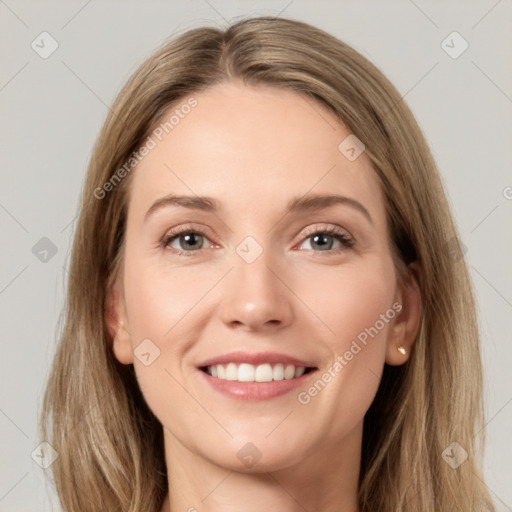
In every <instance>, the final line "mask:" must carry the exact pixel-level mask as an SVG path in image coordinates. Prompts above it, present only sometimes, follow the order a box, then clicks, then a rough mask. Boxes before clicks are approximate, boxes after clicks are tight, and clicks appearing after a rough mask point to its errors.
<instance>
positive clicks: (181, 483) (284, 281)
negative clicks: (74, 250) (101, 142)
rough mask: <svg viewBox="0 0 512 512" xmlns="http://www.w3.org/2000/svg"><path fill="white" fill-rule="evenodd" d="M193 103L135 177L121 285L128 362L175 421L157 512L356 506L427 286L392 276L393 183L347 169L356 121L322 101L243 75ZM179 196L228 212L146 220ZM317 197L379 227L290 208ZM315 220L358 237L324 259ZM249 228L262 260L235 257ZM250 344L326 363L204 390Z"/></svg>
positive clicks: (118, 294)
mask: <svg viewBox="0 0 512 512" xmlns="http://www.w3.org/2000/svg"><path fill="white" fill-rule="evenodd" d="M194 97H195V98H196V99H197V102H198V105H197V107H196V108H194V109H193V110H192V111H191V112H190V113H189V114H188V115H187V116H186V117H184V119H181V120H180V122H179V124H178V125H177V126H175V128H174V129H173V130H172V131H171V132H169V134H168V135H166V136H165V137H164V139H163V140H162V141H161V142H159V143H158V145H157V146H156V147H155V148H154V149H152V150H151V151H150V152H149V154H148V155H147V156H146V157H145V159H144V160H143V161H142V162H141V163H140V164H139V166H138V168H137V169H136V170H135V171H134V175H133V176H132V177H131V179H132V182H131V183H130V198H129V208H128V219H127V227H126V245H125V252H124V258H123V264H122V268H121V270H120V272H119V275H118V279H117V281H116V283H115V285H114V287H113V288H112V289H111V290H109V311H110V314H109V315H108V325H109V329H110V331H111V333H112V336H113V337H114V342H113V350H114V353H115V356H116V358H117V359H118V360H119V361H120V362H121V363H123V364H134V367H135V370H136V374H137V378H138V382H139V385H140V387H141V390H142V392H143V394H144V397H145V399H146V401H147V403H148V405H149V407H150V408H151V409H152V411H153V412H154V413H155V415H156V416H157V417H158V419H159V420H160V422H161V423H162V425H163V428H164V439H165V456H166V461H167V468H168V474H169V475H170V478H169V496H168V497H167V499H166V502H165V503H164V506H163V508H162V511H163V512H164V511H168V510H170V509H172V510H183V511H187V510H190V511H193V510H198V511H201V512H202V511H216V512H228V511H229V512H232V511H233V512H234V511H239V510H245V511H247V512H252V511H258V512H259V511H261V510H282V511H289V512H291V511H299V510H301V511H303V510H323V511H337V512H340V511H342V512H348V511H358V510H359V509H358V505H357V482H358V475H359V469H360V453H361V445H362V426H363V419H364V415H365V413H366V411H367V410H368V408H369V407H370V405H371V403H372V401H373V399H374V397H375V394H376V392H377V388H378V384H379V379H380V377H381V374H382V371H383V367H384V363H388V364H391V365H399V364H403V363H405V362H406V360H407V358H408V354H409V352H410V348H411V345H412V343H413V341H414V336H415V334H416V331H417V328H418V322H419V318H420V297H419V290H418V287H417V284H416V281H414V279H412V278H411V279H408V280H406V281H404V282H403V283H398V280H397V273H396V270H395V266H394V262H393V259H392V256H391V251H390V247H389V243H388V238H387V235H386V233H387V226H386V217H385V203H384V196H383V193H382V190H381V186H380V183H379V181H378V179H377V177H376V174H375V172H374V171H373V169H372V166H371V163H370V159H369V158H368V157H367V155H366V154H365V153H364V152H363V153H362V154H361V156H360V157H359V158H357V159H356V160H355V161H349V160H348V159H347V158H346V157H345V156H344V155H343V154H342V153H341V152H340V151H339V150H338V146H339V144H340V142H341V141H343V140H344V139H345V138H346V137H347V136H348V135H349V134H350V131H349V130H348V129H347V128H346V127H345V126H343V125H342V124H341V123H340V122H339V121H337V120H336V118H335V117H334V115H333V114H332V113H331V112H329V111H328V110H326V109H325V108H324V107H322V106H319V105H318V104H316V103H313V102H312V100H311V99H309V98H305V97H303V96H301V95H299V94H298V93H295V92H293V91H290V90H280V89H277V88H272V87H252V86H251V87H249V86H245V85H242V84H240V83H236V82H234V83H223V84H218V85H215V86H213V87H210V88H209V89H207V90H205V91H203V92H201V93H199V94H195V95H194ZM183 103H185V101H183ZM175 108H176V106H174V107H173V108H172V109H170V111H169V112H172V111H173V110H174V109H175ZM163 117H166V118H167V117H168V116H163ZM169 193H174V194H187V195H193V196H194V195H198V196H203V195H204V196H208V197H212V198H215V199H216V200H217V201H219V202H220V203H221V210H220V211H219V212H217V213H216V214H214V213H211V212H205V211H199V210H188V209H185V208H183V207H180V206H168V207H165V208H161V209H159V210H158V211H155V212H154V213H153V214H151V215H149V217H148V218H147V219H146V220H145V214H146V212H147V211H148V209H149V208H150V207H151V205H152V204H153V203H154V202H155V201H156V200H158V199H160V198H162V197H164V196H166V195H167V194H169ZM306 193H315V194H333V193H337V194H341V195H344V196H347V197H350V198H353V199H355V200H357V201H359V202H360V203H361V204H362V205H363V206H364V207H365V208H366V209H367V210H368V212H369V214H370V216H371V219H372V222H370V221H369V220H368V219H367V218H366V217H365V216H364V215H363V214H362V213H360V212H359V211H358V210H357V209H355V208H353V207H351V206H350V205H347V204H335V205H332V206H329V207H327V208H324V209H322V210H319V211H316V212H299V213H293V214H288V215H284V208H285V206H286V204H287V202H288V201H289V200H290V199H292V198H295V197H300V196H303V195H304V194H306ZM190 223H193V226H192V227H193V228H195V229H203V230H204V231H205V233H206V234H205V239H203V240H202V241H201V240H199V241H197V242H194V241H192V249H190V248H188V247H189V246H188V245H187V243H186V241H185V240H183V237H181V238H180V237H179V235H178V236H177V238H175V239H174V241H173V242H172V243H171V246H172V247H174V248H175V249H181V250H182V251H187V250H188V253H187V254H190V253H192V252H193V254H192V255H191V256H187V254H185V255H178V254H176V253H174V252H173V251H172V248H170V247H163V246H162V245H161V243H160V242H161V240H162V239H163V238H164V237H165V235H166V234H168V233H169V232H170V231H171V228H173V227H175V226H181V225H185V224H187V225H188V224H190ZM310 227H312V228H318V230H317V231H320V232H321V231H322V229H325V228H329V227H338V228H339V229H341V230H342V232H344V233H348V234H349V235H350V236H351V237H352V238H353V239H355V244H354V246H353V247H351V248H342V250H341V251H339V252H336V251H335V249H336V248H337V247H340V243H339V242H338V241H337V239H336V238H332V239H331V238H328V239H327V241H328V242H332V244H333V245H332V248H333V250H331V251H330V252H326V249H325V248H324V249H323V248H322V247H319V246H318V245H315V241H314V240H313V236H311V234H309V235H308V234H307V233H305V229H306V228H310ZM188 232H190V230H189V231H188ZM248 235H250V236H252V237H253V238H254V239H255V240H256V241H257V242H258V244H259V245H260V246H261V247H262V248H263V252H262V254H261V255H260V256H259V257H258V258H257V259H256V260H255V261H254V262H253V263H250V264H249V263H247V262H246V261H244V259H242V258H241V257H240V256H239V255H238V254H237V252H236V248H237V246H238V245H239V244H240V242H242V240H244V238H245V237H246V236H248ZM180 242H181V243H180ZM194 243H195V244H196V245H195V246H194ZM194 247H200V248H199V249H197V248H196V249H194ZM341 247H343V246H341ZM328 248H329V247H327V249H328ZM395 302H398V303H400V304H401V305H402V310H401V311H400V313H399V314H397V315H396V316H395V317H394V318H393V319H392V320H390V321H389V322H388V323H385V326H384V328H382V329H381V330H380V331H379V333H378V335H376V336H375V337H374V338H373V339H372V338H369V342H368V344H367V345H366V346H365V347H364V348H363V349H362V350H361V351H360V352H359V353H358V354H357V355H356V356H354V358H353V359H352V360H351V361H349V362H348V364H347V365H346V366H344V367H343V369H342V371H340V372H339V373H337V375H336V377H335V378H333V379H332V381H331V382H330V383H328V385H326V387H325V388H324V389H323V390H321V392H319V393H318V394H317V395H316V396H315V397H314V398H312V399H311V401H310V402H309V403H307V404H305V405H303V404H301V403H299V401H298V399H297V395H298V392H299V391H301V390H302V391H304V390H306V391H307V389H308V388H309V387H310V386H311V385H312V384H313V383H314V381H316V380H317V378H319V376H320V375H321V374H322V373H323V372H325V371H327V369H328V368H329V367H332V365H333V363H334V361H335V359H336V356H337V355H338V354H341V355H343V354H344V353H345V352H346V351H347V350H348V349H349V347H350V345H351V343H352V341H353V340H355V339H356V337H357V336H358V334H360V333H361V332H362V331H364V329H365V328H368V327H370V326H373V325H374V324H375V322H376V321H377V320H378V319H379V316H380V315H381V314H383V313H385V312H386V311H387V310H389V309H390V308H391V306H392V304H393V303H395ZM148 338H149V339H150V340H151V341H152V343H154V345H156V346H157V347H158V348H159V350H160V355H159V357H157V358H156V359H155V360H154V361H153V362H152V363H151V364H150V365H149V366H145V365H144V364H142V363H141V361H139V359H138V358H137V357H134V349H136V347H137V346H138V345H139V344H140V343H141V341H142V340H144V339H148ZM398 346H403V347H405V349H406V350H407V354H406V355H403V354H401V353H400V352H398V350H397V347H398ZM238 349H244V350H246V351H248V352H259V351H278V352H281V353H285V354H289V355H291V356H294V357H297V358H299V359H304V360H306V361H311V362H312V363H313V365H314V366H316V367H317V368H318V370H317V372H316V376H315V377H314V378H310V379H309V380H308V381H307V382H308V384H307V385H304V386H303V387H302V388H300V389H298V390H293V391H291V392H290V393H287V394H285V395H283V396H280V397H277V398H273V399H270V400H266V401H260V402H254V401H253V402H242V401H240V400H234V399H232V398H229V397H226V396H224V395H221V394H220V393H218V392H217V391H215V390H214V389H212V388H211V387H210V386H209V385H207V384H205V383H204V379H203V378H202V375H201V374H200V373H199V372H198V370H197V369H196V366H197V365H198V364H199V363H200V362H202V361H204V360H205V359H207V358H210V357H213V356H217V355H221V354H224V353H227V352H231V351H233V350H238ZM248 442H251V443H253V444H254V445H255V446H256V447H257V449H258V450H259V452H261V459H260V460H259V461H258V462H257V464H256V465H254V466H252V467H247V466H245V465H244V464H242V462H241V460H240V459H239V458H238V457H237V452H238V451H239V450H240V449H241V448H242V447H243V446H244V445H246V443H248Z"/></svg>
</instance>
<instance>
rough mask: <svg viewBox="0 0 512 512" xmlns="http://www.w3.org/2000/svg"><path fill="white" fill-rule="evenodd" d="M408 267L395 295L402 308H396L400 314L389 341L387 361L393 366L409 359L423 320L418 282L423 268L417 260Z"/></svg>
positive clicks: (395, 321)
mask: <svg viewBox="0 0 512 512" xmlns="http://www.w3.org/2000/svg"><path fill="white" fill-rule="evenodd" d="M408 268H409V273H408V276H407V277H406V278H404V279H403V281H402V282H401V283H400V286H399V289H398V290H397V294H396V296H395V303H396V304H397V306H398V304H400V305H401V309H399V308H398V307H397V308H396V311H398V314H397V316H396V317H395V319H394V321H393V324H392V327H391V329H390V333H389V337H388V341H387V349H386V363H387V364H389V365H391V366H398V365H402V364H404V363H405V362H406V361H407V360H408V359H409V356H410V354H411V349H412V345H413V344H414V339H415V338H416V334H417V332H418V328H419V325H420V320H421V291H420V287H419V284H418V282H419V275H420V271H421V269H420V267H419V265H418V264H417V263H416V262H414V263H411V264H410V265H409V267H408ZM394 309H395V308H394ZM399 347H403V349H404V350H405V354H403V353H402V352H401V351H399V350H398V348H399Z"/></svg>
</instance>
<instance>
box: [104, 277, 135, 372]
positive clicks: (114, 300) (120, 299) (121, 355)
mask: <svg viewBox="0 0 512 512" xmlns="http://www.w3.org/2000/svg"><path fill="white" fill-rule="evenodd" d="M105 322H106V325H107V330H108V333H109V335H110V338H111V340H112V351H113V353H114V355H115V357H116V359H117V360H118V361H119V362H120V363H122V364H132V363H133V349H132V344H131V338H130V333H129V332H128V329H127V325H128V322H127V317H126V306H125V303H124V294H123V290H122V286H121V283H120V279H119V277H118V278H116V279H115V281H114V282H113V283H112V284H111V285H109V287H108V289H107V297H106V305H105Z"/></svg>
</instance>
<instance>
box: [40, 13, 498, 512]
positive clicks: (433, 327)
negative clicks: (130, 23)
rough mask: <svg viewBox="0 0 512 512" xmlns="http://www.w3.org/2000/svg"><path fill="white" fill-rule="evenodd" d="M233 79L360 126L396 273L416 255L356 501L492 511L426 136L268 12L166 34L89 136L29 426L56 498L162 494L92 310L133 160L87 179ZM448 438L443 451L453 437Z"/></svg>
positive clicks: (145, 503)
mask: <svg viewBox="0 0 512 512" xmlns="http://www.w3.org/2000/svg"><path fill="white" fill-rule="evenodd" d="M232 79H237V80H239V79H240V80H242V81H243V82H244V83H246V84H247V85H253V84H265V85H270V86H275V87H280V88H286V89H290V90H293V91H296V92H299V93H301V94H304V95H307V97H308V98H310V99H312V100H315V101H317V102H319V103H320V104H322V105H323V106H324V107H327V108H328V109H330V110H331V111H332V112H334V113H335V114H336V115H337V116H338V118H339V119H340V121H341V122H343V123H344V124H345V126H347V127H348V128H349V129H350V131H351V132H352V133H353V134H355V135H356V136H357V137H358V138H359V139H360V140H361V141H363V142H364V144H365V146H366V154H367V155H368V156H369V158H370V159H371V161H372V163H373V167H374V169H375V172H376V173H377V175H378V176H379V178H380V180H381V183H382V187H383V191H384V194H385V198H386V211H387V220H388V226H389V236H390V238H391V240H392V245H393V250H394V254H395V257H396V261H397V268H399V270H400V275H402V274H403V272H404V269H406V268H407V267H406V265H407V264H408V263H410V262H412V261H417V262H418V265H419V267H420V269H421V272H420V276H419V285H420V290H421V299H422V305H423V312H422V320H421V325H420V329H419V332H418V334H417V337H416V340H415V343H414V345H413V348H412V353H411V356H410V359H409V361H408V362H407V363H406V364H405V365H402V366H388V365H385V368H384V374H383V377H382V381H381V383H380V387H379V390H378V392H377V396H376V398H375V400H374V401H373V403H372V405H371V407H370V409H369V410H368V412H367V414H366V416H365V422H364V432H363V446H362V464H361V471H360V480H359V505H360V509H361V511H362V512H376V511H379V512H400V511H412V510H413V511H415V512H434V511H436V512H437V511H449V510H464V511H470V510H471V511H473V510H475V511H476V510H478V511H481V510H489V511H494V510H495V509H494V506H493V504H492V502H491V499H490V496H489V493H488V491H487V489H486V487H485V484H484V483H483V481H482V476H481V474H482V469H481V460H482V454H483V446H484V442H483V439H484V437H483V431H482V428H483V404H482V366H481V359H480V352H479V333H478V327H477V324H476V320H475V318H476V314H475V306H474V299H473V294H472V290H471V284H470V279H469V275H468V271H467V267H466V263H465V261H464V259H463V258H462V255H461V253H460V246H459V244H458V239H457V233H456V229H455V226H454V222H453V220H452V216H451V213H450V211H449V208H448V205H447V200H446V197H445V194H444V191H443V188H442V184H441V181H440V178H439V175H438V172H437V169H436V165H435V163H434V161H433V158H432V156H431V153H430V151H429V149H428V147H427V144H426V142H425V139H424V137H423V135H422V133H421V131H420V129H419V127H418V125H417V123H416V121H415V119H414V118H413V115H412V114H411V112H410V110H409V108H408V107H407V106H406V104H405V102H404V101H403V100H402V98H401V97H400V95H399V93H398V92H397V90H396V89H395V88H394V87H393V85H392V84H391V83H390V82H389V81H388V80H387V79H386V78H385V77H384V76H383V74H382V73H381V72H380V71H379V70H378V69H377V68H376V67H375V66H374V65H373V64H371V63H370V62H369V61H368V60H366V59H365V58H364V57H363V56H361V55H360V54H359V53H358V52H356V51H355V50H354V49H353V48H351V47H350V46H348V45H347V44H345V43H343V42H341V41H339V40H338V39H336V38H334V37H333V36H330V35H329V34H327V33H325V32H323V31H321V30H319V29H316V28H314V27H312V26H310V25H308V24H305V23H302V22H299V21H295V20H290V19H282V18H273V17H258V18H248V19H242V20H238V21H237V22H235V23H234V24H232V25H231V26H229V27H228V28H227V29H226V30H220V29H217V28H210V27H203V28H197V29H193V30H189V31H187V32H186V33H184V34H182V35H180V36H179V37H175V38H174V39H172V40H171V41H169V42H167V43H166V44H165V45H163V46H162V47H161V48H160V49H159V50H158V51H157V52H156V53H155V54H154V55H152V56H151V57H150V58H149V59H148V60H147V61H146V62H144V63H143V64H142V66H141V67H140V68H139V69H138V70H137V71H136V72H135V73H134V75H133V76H132V77H131V78H130V80H129V81H128V83H127V84H126V85H125V87H124V88H123V89H122V91H121V92H120V94H119V95H118V97H117V98H116V100H115V102H114V104H113V106H112V109H111V112H110V114H109V115H108V116H107V119H106V121H105V123H104V126H103V128H102V130H101V133H100V135H99V137H98V139H97V142H96V144H95V147H94V150H93V153H92V156H91V159H90V163H89V168H88V171H87V176H86V180H85V185H84V189H83V194H82V200H81V211H80V216H79V219H78V223H77V227H76V232H75V237H74V245H73V250H72V255H71V263H70V269H69V279H68V289H67V303H66V305H67V307H66V311H65V323H64V326H63V329H62V332H61V335H60V340H59V344H58V347H57V351H56V355H55V359H54V362H53V366H52V368H51V371H50V375H49V379H48V383H47V388H46V391H45V395H44V400H43V404H42V413H41V421H40V437H41V440H44V441H48V442H49V443H50V444H51V445H52V446H53V448H54V449H55V450H56V451H57V453H58V455H59V456H58V459H57V460H56V461H55V462H54V463H53V465H52V466H51V471H52V472H53V476H54V479H55V485H56V490H57V493H58V496H59V499H60V501H61V503H62V505H63V508H64V510H66V511H73V512H76V511H81V512H85V511H95V512H97V511H98V510H109V511H115V510H120V511H123V512H125V511H126V512H128V511H129V512H159V511H160V508H161V506H162V503H163V500H164V497H165V495H166V493H167V472H166V465H165V458H164V447H163V435H162V426H161V424H160V423H159V422H158V420H157V419H156V418H155V416H154V415H153V414H152V412H151V411H150V410H149V408H148V406H147V405H146V403H145V400H144V398H143V396H142V394H141V392H140V389H139V387H138V385H137V381H136V378H135V374H134V370H133V366H132V365H129V366H125V365H122V364H120V363H119V362H118V361H117V360H116V359H115V357H114V355H113V352H112V349H111V345H112V339H111V337H110V336H109V333H108V330H107V327H106V323H105V307H106V291H107V287H108V285H109V283H111V282H112V279H113V278H114V277H115V275H116V272H117V270H118V268H119V263H120V261H121V258H122V246H123V237H124V229H125V223H126V207H127V200H128V198H127V184H128V183H129V181H130V176H131V175H133V172H136V169H135V170H133V171H130V170H126V168H125V173H123V174H126V177H124V179H122V180H119V182H116V183H115V184H114V185H115V186H112V187H109V190H108V192H104V190H105V189H101V187H102V186H103V185H104V184H105V183H107V182H108V181H109V180H111V179H112V177H113V176H114V175H115V174H116V172H118V171H119V169H121V168H122V167H123V165H125V164H126V162H127V161H129V159H130V158H131V157H132V156H133V154H134V152H135V151H137V149H138V148H140V146H141V144H142V143H143V141H144V139H145V138H146V137H147V136H148V134H149V133H151V130H152V129H154V126H155V123H156V121H157V120H159V119H160V117H161V115H162V114H163V113H164V112H166V111H167V110H168V109H169V107H170V106H172V105H176V104H177V103H178V102H179V101H185V100H186V98H187V97H190V95H192V94H194V93H198V92H200V91H201V90H203V89H205V88H206V87H208V86H210V85H212V84H215V83H219V82H222V81H227V80H232ZM118 176H119V173H118ZM100 189H101V190H102V192H101V194H100V193H98V190H100ZM100 196H101V197H100ZM481 431H482V433H481V434H480V440H481V442H480V443H477V442H476V440H475V434H476V433H477V432H481ZM453 442H456V443H458V445H460V447H461V448H458V447H456V448H457V450H459V452H458V453H461V452H460V450H461V449H463V450H465V451H466V452H467V454H468V458H467V460H465V461H464V462H463V463H462V464H461V465H460V466H458V467H457V468H454V467H452V465H450V464H448V463H447V462H446V461H445V458H446V457H444V458H443V452H444V451H445V449H447V448H448V447H449V446H450V445H451V443H453ZM448 453H449V455H450V456H453V445H452V451H450V449H449V451H448ZM462 453H463V452H462Z"/></svg>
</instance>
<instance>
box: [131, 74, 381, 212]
mask: <svg viewBox="0 0 512 512" xmlns="http://www.w3.org/2000/svg"><path fill="white" fill-rule="evenodd" d="M186 105H188V106H187V107H185V106H186ZM190 105H193V107H190ZM165 123H167V124H165ZM350 135H351V132H350V130H349V129H348V128H347V127H346V126H344V125H343V124H342V123H341V122H340V121H339V120H338V119H337V118H336V117H335V115H334V113H332V112H330V111H329V110H328V109H327V108H326V107H323V106H321V105H319V104H318V103H317V102H315V101H313V100H312V99H311V98H309V97H308V96H306V95H302V94H299V93H297V92H294V91H292V90H289V89H281V88H276V87H268V86H257V87H254V86H245V85H242V84H240V83H223V84H217V85H215V86H212V87H210V88H208V89H206V90H205V91H202V92H200V93H197V94H194V95H192V96H191V97H188V98H184V99H182V100H181V101H180V102H178V103H177V104H176V105H173V106H172V107H171V108H169V110H168V111H167V112H166V114H164V115H163V116H162V118H161V119H160V120H159V122H158V123H157V126H156V130H155V131H154V132H153V133H152V134H151V136H150V137H151V139H152V142H153V143H152V144H151V145H152V146H154V147H153V148H152V149H151V150H150V151H149V152H148V154H147V156H145V157H144V158H143V160H142V161H141V162H140V163H139V164H138V166H137V168H136V170H135V171H134V176H133V177H132V182H131V184H130V188H131V191H130V207H129V208H130V210H134V209H136V210H139V209H144V208H145V210H147V208H149V207H150V205H151V203H152V202H154V201H155V200H156V199H158V198H160V197H162V196H164V195H166V194H169V193H175V194H189V195H202V196H209V197H215V198H218V199H219V203H221V206H222V207H224V205H225V207H226V209H231V210H232V213H234V212H235V211H236V212H240V211H244V212H250V211H257V212H258V213H259V214H261V215H266V214H267V213H268V214H269V215H270V214H275V213H277V211H279V210H280V209H282V208H283V207H284V206H285V205H286V204H287V203H288V201H289V199H290V198H293V197H300V196H303V195H304V194H306V193H314V194H333V193H339V194H343V195H345V196H350V197H354V198H355V199H358V200H361V201H362V200H364V198H366V202H367V203H368V204H366V207H367V209H368V210H372V211H373V214H374V215H375V216H376V217H377V218H379V217H380V216H382V215H381V214H383V213H384V204H383V196H382V192H381V190H380V185H379V182H378V179H377V176H376V175H375V172H374V170H373V169H372V166H371V162H370V159H369V158H368V157H367V156H366V155H365V153H364V152H363V153H362V154H361V155H360V156H359V157H358V158H357V159H356V160H354V161H350V160H349V159H348V158H347V157H346V156H345V155H346V154H344V153H343V152H342V151H340V149H339V146H340V143H342V142H343V141H344V140H345V139H346V138H347V137H348V136H350ZM372 216H373V215H372Z"/></svg>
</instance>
